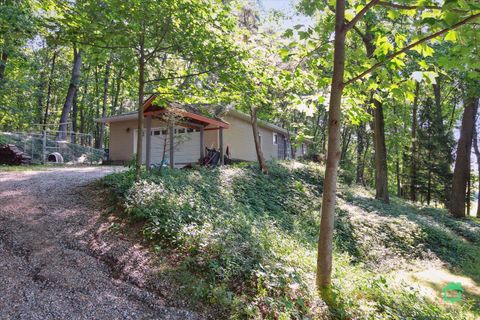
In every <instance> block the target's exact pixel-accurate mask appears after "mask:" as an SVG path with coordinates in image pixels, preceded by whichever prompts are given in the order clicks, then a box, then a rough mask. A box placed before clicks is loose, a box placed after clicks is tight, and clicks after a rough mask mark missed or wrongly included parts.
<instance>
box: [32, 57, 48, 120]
mask: <svg viewBox="0 0 480 320" xmlns="http://www.w3.org/2000/svg"><path fill="white" fill-rule="evenodd" d="M47 63H48V61H47ZM45 76H46V75H45V70H42V72H41V73H40V83H39V84H38V96H37V106H38V107H37V115H36V117H35V119H36V120H35V122H36V123H42V122H43V111H44V109H43V108H44V107H43V100H44V97H45V95H44V91H45V80H44V79H45Z"/></svg>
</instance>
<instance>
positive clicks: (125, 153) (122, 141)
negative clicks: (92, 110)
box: [109, 120, 137, 161]
mask: <svg viewBox="0 0 480 320" xmlns="http://www.w3.org/2000/svg"><path fill="white" fill-rule="evenodd" d="M136 127H137V121H136V120H130V121H122V122H112V123H110V146H109V158H110V159H111V160H118V161H130V160H131V159H132V157H133V130H135V128H136ZM127 129H128V131H127Z"/></svg>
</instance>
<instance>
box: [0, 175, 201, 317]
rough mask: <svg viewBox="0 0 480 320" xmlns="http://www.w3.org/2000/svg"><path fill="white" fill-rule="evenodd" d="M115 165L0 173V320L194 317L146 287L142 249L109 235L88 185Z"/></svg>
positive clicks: (148, 272)
mask: <svg viewBox="0 0 480 320" xmlns="http://www.w3.org/2000/svg"><path fill="white" fill-rule="evenodd" d="M115 170H119V169H115V168H113V167H84V168H57V169H52V170H50V171H27V172H3V173H2V172H0V319H2V320H3V319H198V318H199V316H198V315H197V314H195V313H192V312H190V311H187V310H185V308H183V307H181V306H180V307H179V306H178V305H177V306H176V307H171V306H172V303H170V302H167V301H168V300H167V298H166V297H165V296H163V295H162V293H161V290H162V284H160V285H158V288H157V289H158V290H156V291H155V290H151V284H150V283H148V284H147V279H149V277H151V276H152V274H155V270H152V269H151V268H150V266H149V263H148V262H149V258H148V252H147V250H146V249H144V248H142V247H141V246H140V245H138V244H132V243H131V242H130V241H129V240H128V239H124V238H122V237H121V235H119V234H116V233H114V232H109V226H111V224H110V223H109V222H108V220H106V218H105V217H104V216H102V213H105V210H106V205H105V204H104V203H105V201H102V198H104V197H105V194H102V190H101V188H98V187H92V185H93V184H92V182H93V181H95V180H96V179H98V178H100V177H102V176H104V175H106V174H108V173H111V172H114V171H115ZM102 205H103V206H102ZM163 286H166V284H163ZM147 287H148V290H147V289H146V288H147Z"/></svg>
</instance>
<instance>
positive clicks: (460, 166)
mask: <svg viewBox="0 0 480 320" xmlns="http://www.w3.org/2000/svg"><path fill="white" fill-rule="evenodd" d="M477 108H478V98H468V99H467V101H466V102H465V110H464V111H463V118H462V127H461V129H460V138H459V140H458V146H457V158H456V160H455V169H454V171H453V181H452V193H451V197H450V203H449V211H450V213H451V214H452V215H453V216H454V217H457V218H464V217H465V192H466V188H467V180H468V173H469V171H470V168H469V167H468V166H469V162H470V161H469V158H470V152H471V147H472V137H473V129H474V126H475V121H474V119H475V116H476V114H477Z"/></svg>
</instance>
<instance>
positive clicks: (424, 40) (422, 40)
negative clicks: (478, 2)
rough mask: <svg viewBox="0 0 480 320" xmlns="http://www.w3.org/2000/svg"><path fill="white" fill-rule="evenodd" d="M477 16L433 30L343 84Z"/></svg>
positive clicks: (477, 15) (359, 77)
mask: <svg viewBox="0 0 480 320" xmlns="http://www.w3.org/2000/svg"><path fill="white" fill-rule="evenodd" d="M479 17H480V13H477V14H474V15H472V16H470V17H468V18H466V19H464V20H461V21H459V22H457V23H455V24H454V25H451V26H450V27H448V28H445V29H442V30H440V31H437V32H435V33H433V34H431V35H429V36H427V37H424V38H422V39H420V40H418V41H415V42H414V43H412V44H410V45H408V46H406V47H405V48H403V49H401V50H399V51H397V52H394V53H392V54H390V55H388V56H387V57H386V58H385V60H383V61H380V62H377V63H375V64H374V65H373V66H372V67H370V68H369V69H367V70H365V71H363V72H362V73H360V74H359V75H357V76H355V77H354V78H352V79H350V80H348V81H346V82H344V84H345V85H349V84H351V83H353V82H355V81H357V80H359V79H361V78H363V77H364V76H366V75H367V74H369V73H371V72H372V71H373V70H375V69H377V68H378V67H381V66H382V65H383V64H385V62H387V61H390V60H392V59H393V58H395V57H397V56H399V55H401V54H402V53H405V52H407V51H409V50H410V49H412V48H413V47H415V46H417V45H419V44H422V43H424V42H426V41H428V40H430V39H433V38H436V37H438V36H440V35H442V34H444V33H446V32H448V31H450V30H453V29H456V28H458V27H460V26H462V25H464V24H466V23H467V22H469V21H472V20H475V19H477V18H479Z"/></svg>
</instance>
